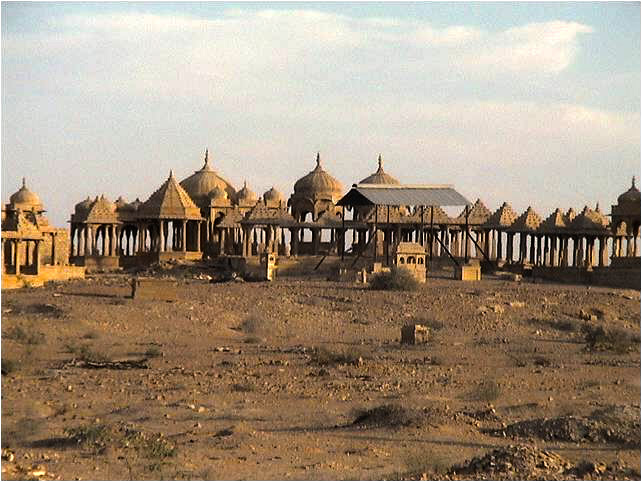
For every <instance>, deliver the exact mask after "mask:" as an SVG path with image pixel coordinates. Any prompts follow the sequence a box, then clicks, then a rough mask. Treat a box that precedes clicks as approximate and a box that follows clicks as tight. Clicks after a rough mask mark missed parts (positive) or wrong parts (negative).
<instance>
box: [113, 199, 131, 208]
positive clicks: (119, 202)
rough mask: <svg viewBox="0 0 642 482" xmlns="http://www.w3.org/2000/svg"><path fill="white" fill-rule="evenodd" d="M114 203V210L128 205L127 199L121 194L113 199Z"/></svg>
mask: <svg viewBox="0 0 642 482" xmlns="http://www.w3.org/2000/svg"><path fill="white" fill-rule="evenodd" d="M114 204H115V205H116V210H118V211H120V210H121V209H125V208H127V206H128V203H127V201H126V200H125V198H124V197H122V196H118V199H116V201H114Z"/></svg>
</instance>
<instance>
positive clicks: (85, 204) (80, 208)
mask: <svg viewBox="0 0 642 482" xmlns="http://www.w3.org/2000/svg"><path fill="white" fill-rule="evenodd" d="M91 203H92V201H91V198H90V197H89V196H87V198H86V199H85V200H83V201H80V202H79V203H78V204H76V205H75V206H74V212H75V213H76V214H87V213H88V212H89V209H90V208H91Z"/></svg>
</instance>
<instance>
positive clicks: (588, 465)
mask: <svg viewBox="0 0 642 482" xmlns="http://www.w3.org/2000/svg"><path fill="white" fill-rule="evenodd" d="M451 471H452V474H451V476H452V478H453V479H477V480H493V479H494V480H498V479H504V480H560V479H565V480H568V479H571V480H572V479H584V480H587V479H600V480H603V479H613V480H623V479H633V480H635V479H638V478H639V473H638V472H637V471H636V470H634V469H630V468H626V467H623V466H621V465H620V464H619V463H617V462H616V463H614V464H611V465H607V464H605V463H602V462H589V461H583V462H580V463H578V464H577V465H574V464H572V463H571V462H570V461H569V460H567V459H565V458H564V457H562V456H561V455H559V454H557V453H555V452H552V451H550V450H540V449H538V448H537V447H533V446H526V445H518V446H515V445H510V446H508V447H503V448H500V449H495V450H493V451H492V452H489V453H487V454H485V455H483V456H481V457H475V458H473V459H471V460H470V461H467V462H465V463H464V464H463V465H455V466H453V467H452V469H451Z"/></svg>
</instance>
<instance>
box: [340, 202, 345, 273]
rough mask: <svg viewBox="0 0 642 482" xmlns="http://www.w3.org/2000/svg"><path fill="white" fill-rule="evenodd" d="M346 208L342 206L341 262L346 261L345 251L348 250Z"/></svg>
mask: <svg viewBox="0 0 642 482" xmlns="http://www.w3.org/2000/svg"><path fill="white" fill-rule="evenodd" d="M345 235H346V207H345V206H341V236H339V242H340V246H341V247H340V248H339V249H341V261H343V260H344V257H345V256H344V255H345V250H346V240H345Z"/></svg>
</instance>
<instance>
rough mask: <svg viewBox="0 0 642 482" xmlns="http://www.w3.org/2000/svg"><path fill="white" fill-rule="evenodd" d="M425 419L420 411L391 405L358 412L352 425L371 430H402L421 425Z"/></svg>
mask: <svg viewBox="0 0 642 482" xmlns="http://www.w3.org/2000/svg"><path fill="white" fill-rule="evenodd" d="M423 418H424V417H423V414H422V413H421V412H420V411H418V410H415V409H410V408H406V407H404V406H402V405H399V404H396V403H391V404H387V405H379V406H377V407H374V408H369V409H361V410H357V411H356V413H355V418H354V420H353V422H352V425H356V426H360V427H369V428H376V427H388V428H400V427H407V426H409V425H416V424H418V423H421V421H422V420H423Z"/></svg>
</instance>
